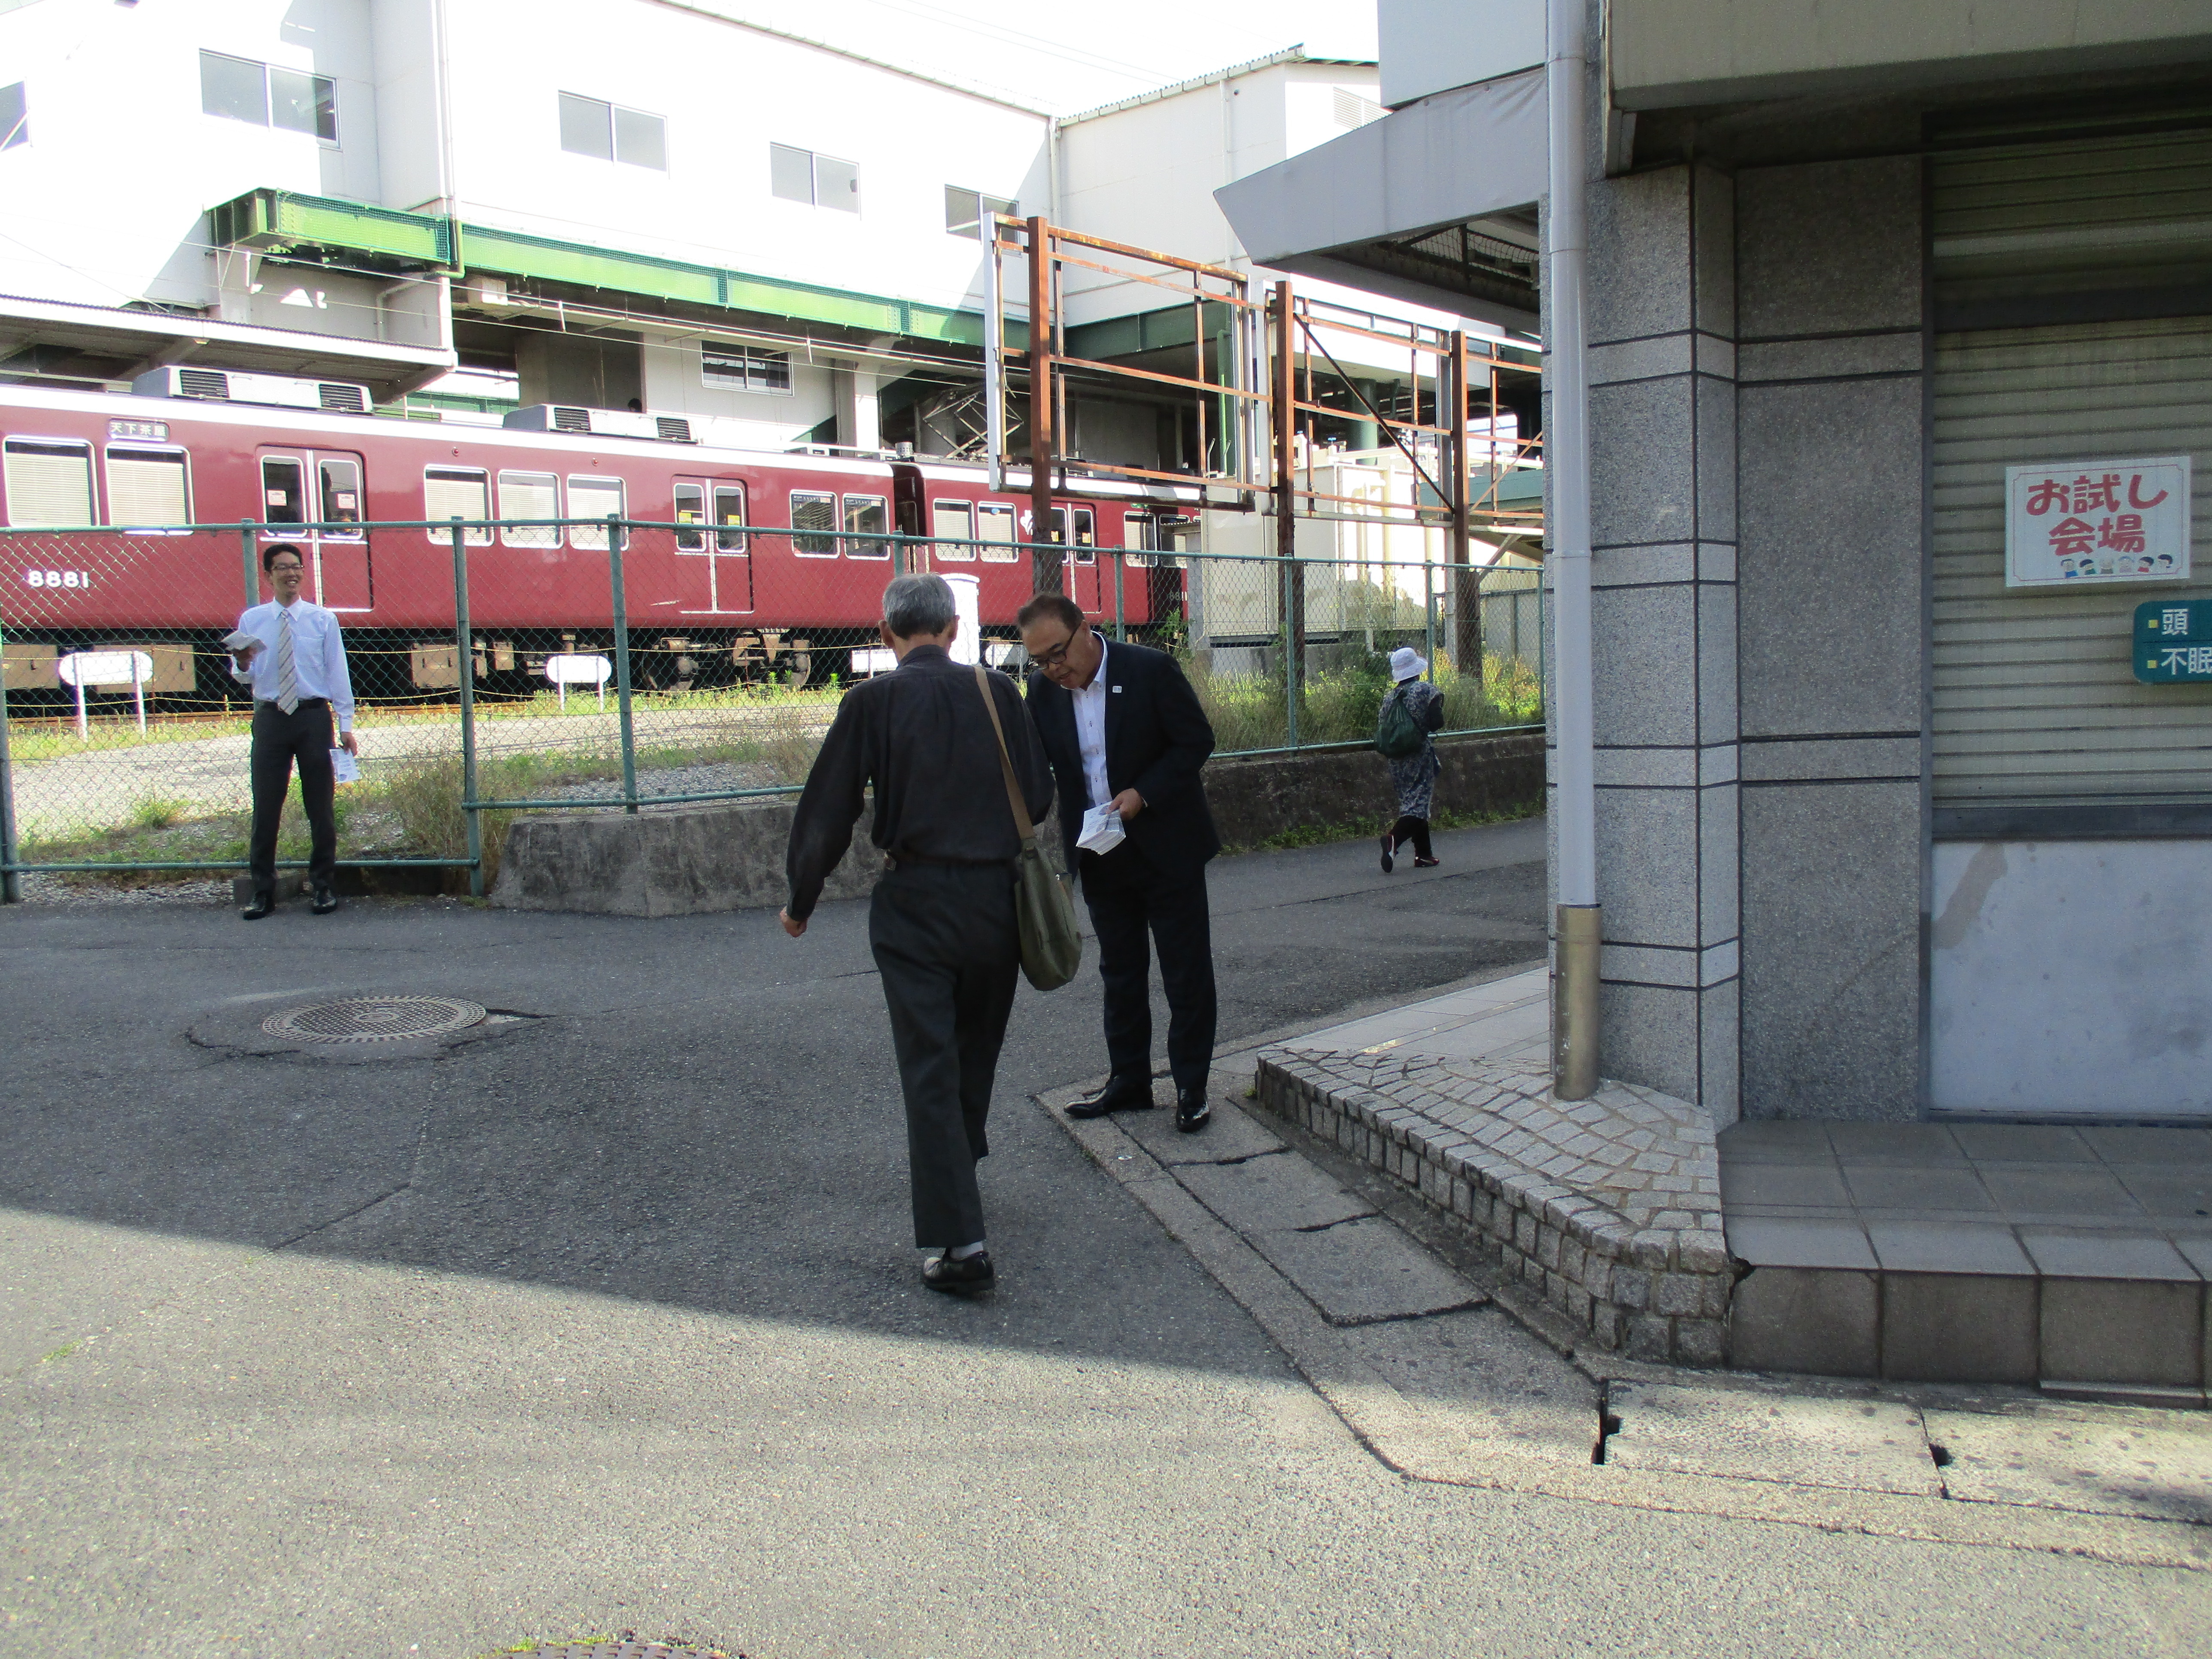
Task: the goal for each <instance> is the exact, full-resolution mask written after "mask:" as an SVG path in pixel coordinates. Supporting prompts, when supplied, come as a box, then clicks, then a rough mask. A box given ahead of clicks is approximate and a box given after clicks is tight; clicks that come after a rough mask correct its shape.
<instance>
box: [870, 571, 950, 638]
mask: <svg viewBox="0 0 2212 1659" xmlns="http://www.w3.org/2000/svg"><path fill="white" fill-rule="evenodd" d="M959 614H960V611H959V608H958V607H957V605H954V604H953V602H952V585H951V583H950V582H948V581H946V580H945V578H944V577H942V576H921V575H915V576H894V577H892V578H891V580H890V586H888V587H886V588H885V589H884V627H885V628H887V629H890V632H891V634H892V635H893V636H894V637H896V638H898V639H902V640H910V639H912V638H913V637H914V636H915V635H917V634H942V633H943V632H944V631H945V629H948V628H950V627H951V626H952V623H953V622H954V620H955V619H956V618H957V617H958V616H959Z"/></svg>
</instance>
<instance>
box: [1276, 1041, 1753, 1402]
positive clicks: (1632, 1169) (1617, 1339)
mask: <svg viewBox="0 0 2212 1659" xmlns="http://www.w3.org/2000/svg"><path fill="white" fill-rule="evenodd" d="M1257 1083H1258V1088H1259V1097H1260V1102H1261V1105H1263V1106H1264V1107H1266V1108H1267V1109H1268V1110H1270V1111H1272V1112H1274V1113H1275V1114H1277V1115H1279V1116H1281V1117H1284V1118H1285V1119H1287V1120H1289V1121H1291V1122H1292V1123H1295V1124H1297V1125H1299V1126H1300V1127H1303V1128H1304V1129H1306V1130H1307V1131H1308V1132H1309V1133H1312V1134H1315V1135H1317V1136H1320V1137H1321V1138H1322V1139H1325V1140H1331V1141H1334V1143H1335V1144H1336V1145H1337V1146H1340V1147H1341V1148H1343V1149H1344V1150H1345V1151H1346V1152H1350V1153H1351V1154H1352V1155H1353V1156H1354V1157H1357V1158H1360V1159H1362V1160H1364V1162H1366V1163H1368V1164H1373V1165H1374V1166H1375V1167H1376V1168H1377V1169H1379V1170H1383V1171H1384V1172H1386V1173H1387V1174H1389V1175H1390V1176H1393V1177H1394V1178H1395V1179H1396V1180H1398V1181H1401V1182H1404V1183H1405V1184H1406V1185H1407V1187H1409V1188H1413V1190H1415V1191H1416V1192H1418V1193H1419V1194H1420V1195H1421V1196H1422V1197H1423V1198H1424V1199H1425V1200H1427V1201H1428V1202H1429V1203H1430V1204H1431V1205H1432V1206H1435V1207H1436V1208H1437V1209H1438V1210H1441V1211H1444V1212H1448V1213H1449V1214H1451V1215H1454V1216H1456V1217H1458V1218H1460V1219H1462V1221H1465V1222H1467V1223H1468V1224H1469V1225H1471V1226H1472V1227H1474V1229H1475V1230H1477V1231H1478V1232H1479V1234H1480V1237H1481V1238H1482V1239H1483V1241H1484V1242H1485V1243H1486V1244H1487V1245H1488V1247H1489V1248H1490V1249H1491V1250H1492V1253H1493V1255H1494V1257H1495V1259H1496V1260H1497V1261H1498V1264H1499V1266H1500V1267H1502V1268H1503V1270H1504V1273H1505V1274H1506V1275H1507V1277H1508V1278H1509V1279H1515V1280H1518V1281H1519V1282H1521V1283H1522V1285H1524V1286H1525V1287H1526V1288H1527V1290H1528V1291H1530V1292H1532V1293H1534V1294H1535V1295H1538V1296H1541V1298H1542V1299H1543V1300H1544V1301H1545V1302H1546V1303H1547V1304H1550V1306H1551V1307H1553V1309H1554V1310H1557V1311H1559V1313H1562V1314H1564V1315H1565V1316H1567V1317H1568V1318H1569V1319H1571V1321H1573V1322H1574V1323H1575V1324H1577V1326H1579V1327H1580V1328H1583V1329H1584V1330H1587V1331H1588V1332H1589V1334H1590V1336H1591V1337H1592V1339H1593V1340H1595V1342H1596V1343H1597V1344H1598V1345H1599V1346H1603V1347H1607V1348H1613V1349H1620V1350H1622V1351H1625V1352H1626V1353H1627V1354H1628V1356H1629V1357H1630V1358H1636V1359H1648V1360H1658V1361H1673V1362H1675V1363H1677V1364H1686V1365H1721V1364H1726V1363H1727V1361H1728V1346H1729V1337H1728V1334H1729V1293H1730V1290H1731V1287H1732V1286H1733V1285H1734V1283H1735V1278H1734V1273H1733V1271H1732V1267H1731V1264H1730V1262H1729V1254H1728V1249H1727V1246H1726V1244H1725V1243H1723V1231H1722V1225H1721V1190H1720V1164H1719V1161H1718V1158H1717V1154H1716V1152H1715V1150H1714V1138H1713V1127H1712V1123H1711V1120H1710V1119H1709V1118H1708V1117H1707V1116H1706V1115H1705V1112H1704V1111H1702V1110H1701V1109H1699V1108H1698V1107H1695V1106H1692V1105H1689V1104H1686V1103H1684V1102H1682V1101H1680V1100H1676V1099H1674V1098H1673V1097H1670V1096H1667V1095H1662V1094H1660V1093H1658V1092H1657V1091H1655V1090H1650V1089H1645V1088H1641V1087H1638V1086H1636V1085H1630V1084H1623V1083H1613V1082H1607V1084H1605V1085H1604V1086H1603V1087H1602V1088H1601V1089H1600V1090H1599V1091H1598V1093H1597V1094H1596V1096H1595V1097H1594V1098H1592V1099H1589V1100H1585V1101H1573V1102H1555V1101H1553V1099H1552V1097H1551V1075H1550V1072H1549V1068H1548V1067H1547V1066H1545V1065H1544V1064H1543V1063H1542V1062H1541V1061H1538V1060H1468V1059H1452V1058H1440V1057H1436V1056H1430V1055H1419V1054H1397V1055H1392V1054H1364V1053H1357V1052H1354V1053H1346V1052H1344V1051H1341V1050H1333V1049H1313V1048H1274V1049H1270V1050H1268V1051H1267V1052H1266V1053H1265V1054H1261V1057H1260V1061H1259V1075H1258V1079H1257Z"/></svg>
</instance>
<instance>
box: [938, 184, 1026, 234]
mask: <svg viewBox="0 0 2212 1659" xmlns="http://www.w3.org/2000/svg"><path fill="white" fill-rule="evenodd" d="M1013 211H1014V204H1013V203H1012V202H1008V201H1004V200H1001V199H1000V197H996V196H986V195H984V194H983V192H982V191H980V190H965V189H963V188H962V187H961V186H960V185H945V234H947V235H951V236H965V237H966V238H967V239H968V240H969V241H971V242H980V241H981V240H983V218H984V216H985V215H987V214H992V213H1003V214H1006V215H1007V216H1009V217H1011V216H1012V214H1013Z"/></svg>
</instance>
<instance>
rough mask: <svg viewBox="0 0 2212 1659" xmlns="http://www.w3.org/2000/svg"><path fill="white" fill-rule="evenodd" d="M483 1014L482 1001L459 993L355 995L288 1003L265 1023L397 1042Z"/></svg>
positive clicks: (285, 1030)
mask: <svg viewBox="0 0 2212 1659" xmlns="http://www.w3.org/2000/svg"><path fill="white" fill-rule="evenodd" d="M483 1017H484V1011H483V1008H482V1007H480V1006H477V1004H476V1003H473V1002H464V1001H462V1000H460V999H459V997H349V998H347V999H346V1000H344V1001H343V1002H318V1003H316V1004H314V1005H313V1006H310V1007H306V1008H287V1009H286V1010H285V1011H284V1012H283V1013H281V1014H271V1015H270V1016H269V1018H266V1019H264V1020H263V1021H262V1022H261V1029H262V1030H264V1031H266V1032H268V1033H269V1035H270V1036H280V1037H290V1038H292V1039H293V1040H294V1041H295V1042H398V1041H399V1040H401V1039H403V1038H405V1037H427V1036H443V1035H444V1034H445V1033H446V1032H447V1031H459V1030H466V1029H467V1028H468V1027H469V1026H471V1025H474V1024H477V1023H478V1022H479V1021H481V1020H482V1019H483Z"/></svg>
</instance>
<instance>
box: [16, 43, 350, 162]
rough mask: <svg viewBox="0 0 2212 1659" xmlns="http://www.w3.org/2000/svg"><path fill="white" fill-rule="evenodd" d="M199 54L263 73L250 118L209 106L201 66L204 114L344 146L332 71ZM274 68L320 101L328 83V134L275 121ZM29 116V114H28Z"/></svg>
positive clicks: (206, 51)
mask: <svg viewBox="0 0 2212 1659" xmlns="http://www.w3.org/2000/svg"><path fill="white" fill-rule="evenodd" d="M199 56H200V58H202V59H205V58H221V59H222V60H223V61H224V62H225V63H228V64H246V65H247V66H248V67H250V68H252V69H255V70H259V71H260V74H261V118H260V119H259V120H258V121H252V120H248V119H246V117H244V116H242V115H232V114H230V113H228V112H226V111H222V110H212V109H210V108H209V107H208V106H207V89H206V82H205V79H204V76H205V70H202V75H203V79H202V82H201V89H200V113H201V114H203V115H211V116H213V117H214V118H216V120H218V121H237V122H239V123H240V124H241V125H246V126H259V127H264V128H266V129H268V130H269V131H271V132H296V133H298V134H299V135H300V136H301V137H303V138H312V139H313V140H314V141H315V142H316V143H318V144H320V145H321V146H322V147H323V148H324V149H343V148H344V145H343V143H342V140H343V138H344V136H345V123H344V120H343V115H342V112H340V110H339V108H338V83H337V76H331V75H318V74H316V73H315V72H314V70H301V69H294V68H293V67H292V66H291V65H290V64H271V63H270V62H268V61H267V60H266V59H264V58H241V57H240V56H239V55H238V54H237V53H236V52H216V51H214V50H212V49H210V48H209V47H206V46H202V47H201V48H200V52H199ZM271 70H283V72H284V73H285V74H287V75H298V76H305V77H306V79H307V83H308V88H309V91H310V93H311V94H315V95H316V98H317V101H318V102H319V101H320V97H319V88H323V87H328V88H330V94H331V131H330V135H329V137H325V136H324V135H323V133H322V132H321V131H320V130H319V129H318V128H314V127H307V128H301V127H283V126H279V125H276V93H275V91H274V90H273V88H271V87H270V80H269V76H270V71H271ZM26 118H27V116H26Z"/></svg>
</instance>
